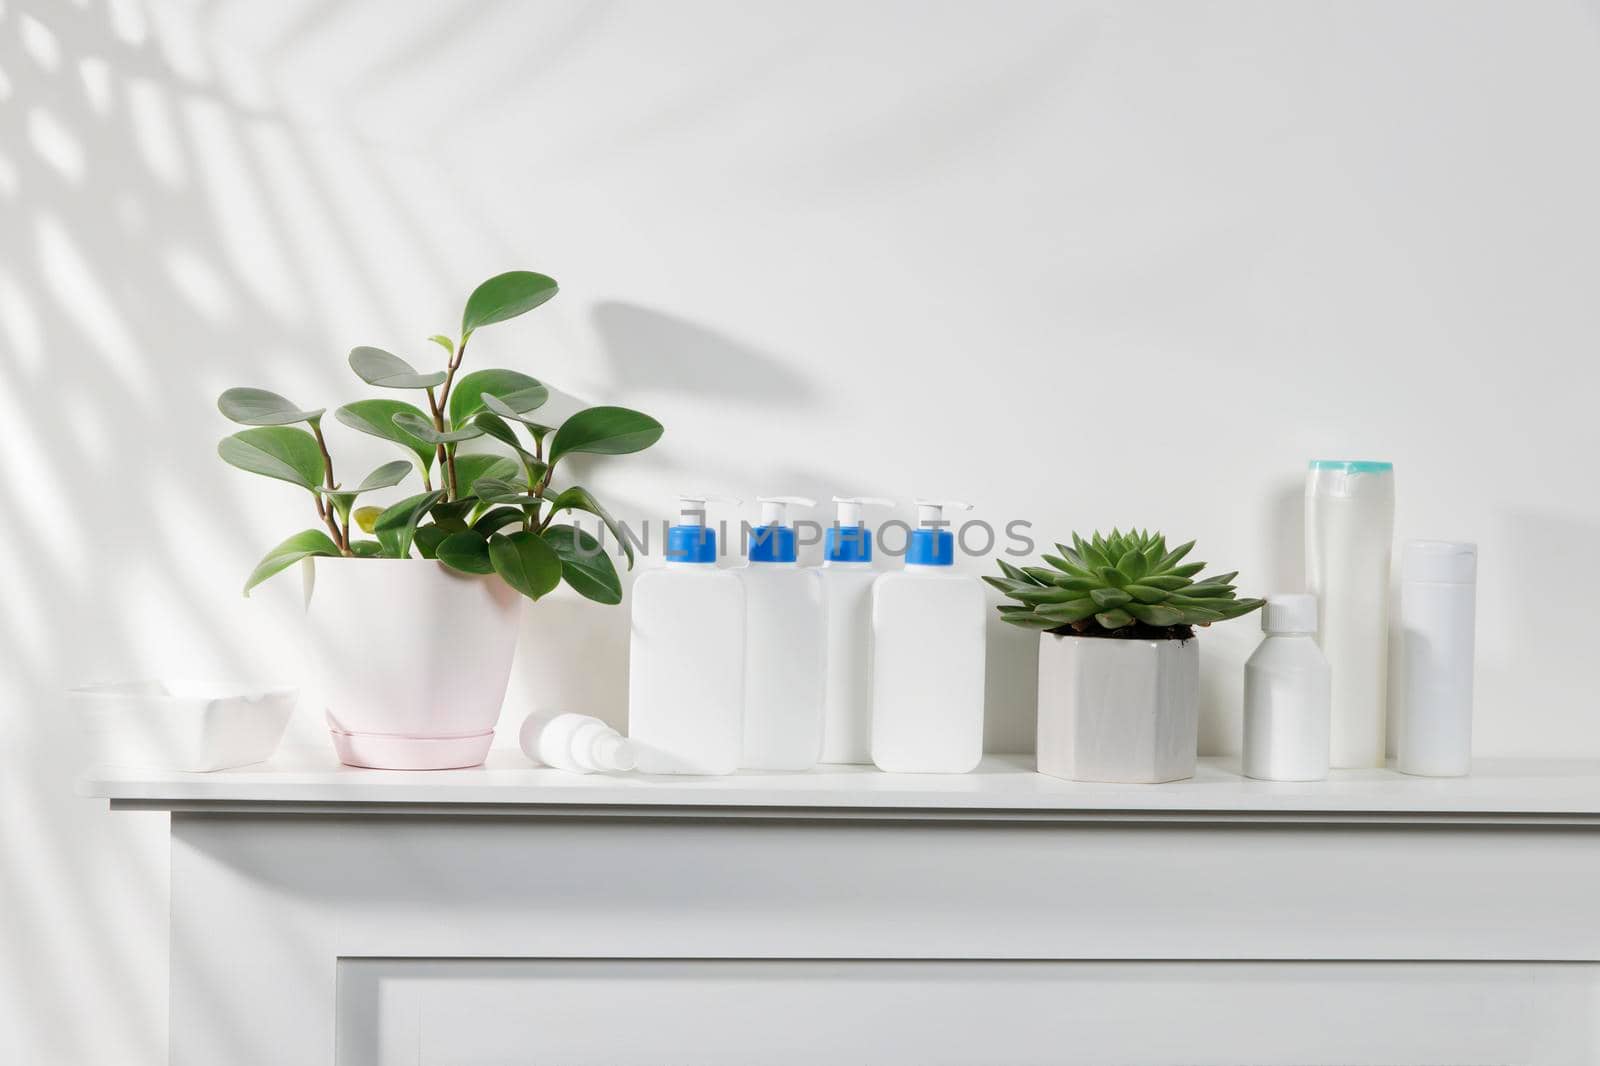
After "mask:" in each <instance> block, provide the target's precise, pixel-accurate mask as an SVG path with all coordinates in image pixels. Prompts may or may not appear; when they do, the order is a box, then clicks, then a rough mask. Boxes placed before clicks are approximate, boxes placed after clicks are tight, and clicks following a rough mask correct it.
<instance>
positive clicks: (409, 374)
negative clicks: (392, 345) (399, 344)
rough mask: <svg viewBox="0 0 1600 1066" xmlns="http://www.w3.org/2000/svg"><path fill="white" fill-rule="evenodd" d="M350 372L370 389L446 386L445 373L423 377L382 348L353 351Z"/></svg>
mask: <svg viewBox="0 0 1600 1066" xmlns="http://www.w3.org/2000/svg"><path fill="white" fill-rule="evenodd" d="M350 369H351V370H354V371H355V372H356V376H357V377H359V378H360V379H361V380H362V381H365V382H366V383H367V384H368V385H377V386H378V387H380V388H384V389H430V388H433V387H434V386H435V385H442V384H444V378H445V373H444V371H443V370H440V371H436V372H435V373H432V374H419V373H417V369H416V367H414V366H412V365H411V364H410V363H408V362H406V361H405V360H404V359H402V358H400V357H399V356H398V355H395V354H394V353H393V352H386V351H384V350H383V349H382V348H373V347H369V346H367V345H362V346H361V347H359V348H351V349H350Z"/></svg>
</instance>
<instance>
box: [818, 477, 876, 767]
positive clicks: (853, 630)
mask: <svg viewBox="0 0 1600 1066" xmlns="http://www.w3.org/2000/svg"><path fill="white" fill-rule="evenodd" d="M833 502H834V503H836V504H838V505H839V512H838V518H837V520H836V521H835V522H834V524H833V525H832V526H830V527H829V528H828V531H827V533H826V534H825V535H824V539H823V544H822V569H821V570H820V571H819V572H818V573H819V575H820V576H821V578H822V598H823V601H824V603H825V605H826V611H825V613H826V614H827V616H828V655H827V659H828V666H827V669H828V681H827V685H826V688H825V690H824V692H823V699H822V708H823V709H822V761H823V762H826V763H870V762H871V761H872V692H871V689H870V682H871V677H872V671H871V661H870V659H869V656H870V654H871V651H872V582H873V581H874V580H875V579H876V578H877V576H878V572H877V570H875V569H874V568H873V566H872V530H870V529H868V528H867V527H866V524H865V523H864V522H862V520H861V509H862V508H863V507H866V506H869V505H878V506H881V507H893V506H894V501H893V500H886V499H882V498H881V497H877V496H835V497H834V498H833Z"/></svg>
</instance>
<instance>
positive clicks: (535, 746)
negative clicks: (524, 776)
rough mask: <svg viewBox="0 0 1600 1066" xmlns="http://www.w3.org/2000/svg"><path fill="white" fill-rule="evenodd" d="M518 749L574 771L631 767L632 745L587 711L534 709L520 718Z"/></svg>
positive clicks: (591, 771)
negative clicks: (556, 711)
mask: <svg viewBox="0 0 1600 1066" xmlns="http://www.w3.org/2000/svg"><path fill="white" fill-rule="evenodd" d="M519 739H520V740H521V743H522V753H523V754H524V755H526V756H527V757H528V758H530V759H532V760H533V761H534V762H542V763H544V764H545V765H546V766H553V767H555V768H556V769H557V770H567V771H570V772H572V773H575V774H592V773H596V772H602V773H603V772H607V771H615V770H632V769H633V766H634V754H633V745H632V744H630V743H628V741H627V739H626V738H625V737H624V736H623V735H622V734H621V733H618V732H617V731H616V730H615V729H612V728H611V727H610V726H608V725H606V724H605V723H604V722H602V721H601V720H600V719H598V718H594V717H591V716H590V715H587V714H561V713H555V714H552V713H549V712H539V711H535V712H534V713H533V714H530V715H528V717H527V718H525V719H523V722H522V732H521V733H520V734H519Z"/></svg>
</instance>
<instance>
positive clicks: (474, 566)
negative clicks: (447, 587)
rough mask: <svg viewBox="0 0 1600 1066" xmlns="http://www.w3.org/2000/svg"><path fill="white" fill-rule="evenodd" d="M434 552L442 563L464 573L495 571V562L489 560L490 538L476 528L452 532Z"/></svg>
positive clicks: (488, 572) (489, 572)
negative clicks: (462, 531)
mask: <svg viewBox="0 0 1600 1066" xmlns="http://www.w3.org/2000/svg"><path fill="white" fill-rule="evenodd" d="M518 517H519V518H520V517H521V516H520V515H519V516H518ZM434 554H435V556H436V557H437V558H438V560H439V561H440V562H441V563H443V564H444V565H446V566H448V567H450V568H451V569H453V570H460V571H461V572H462V573H464V574H492V573H494V564H493V563H492V562H490V561H489V538H488V537H487V536H485V535H484V534H483V533H481V532H479V531H478V530H475V529H469V530H467V531H466V532H464V533H452V534H450V535H449V536H448V537H446V538H444V540H442V541H440V542H439V550H438V551H437V552H435V553H434Z"/></svg>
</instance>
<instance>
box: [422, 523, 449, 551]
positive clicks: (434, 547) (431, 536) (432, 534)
mask: <svg viewBox="0 0 1600 1066" xmlns="http://www.w3.org/2000/svg"><path fill="white" fill-rule="evenodd" d="M449 535H450V534H449V533H446V532H445V531H444V530H443V529H440V528H439V527H438V526H437V525H435V524H434V523H432V522H430V523H428V524H427V525H425V526H418V527H417V536H416V545H417V554H418V555H420V556H422V557H423V558H424V559H434V558H437V557H438V553H439V545H440V544H442V543H444V540H445V538H446V537H448V536H449Z"/></svg>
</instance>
